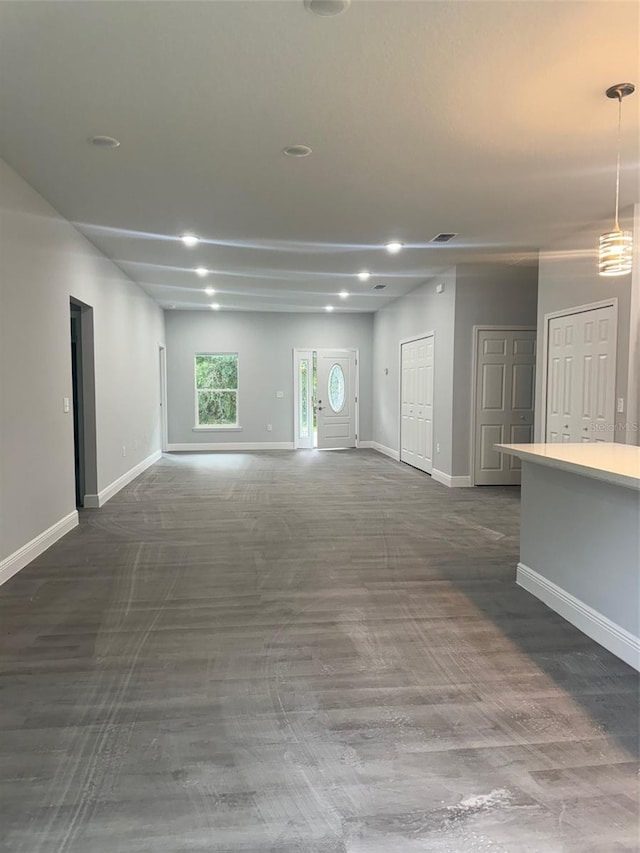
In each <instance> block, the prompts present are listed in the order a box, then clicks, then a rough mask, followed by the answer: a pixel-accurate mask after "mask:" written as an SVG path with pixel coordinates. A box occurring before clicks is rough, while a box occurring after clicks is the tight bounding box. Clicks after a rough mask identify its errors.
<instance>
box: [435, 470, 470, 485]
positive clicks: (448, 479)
mask: <svg viewBox="0 0 640 853" xmlns="http://www.w3.org/2000/svg"><path fill="white" fill-rule="evenodd" d="M431 476H432V477H433V479H434V480H436V481H437V482H438V483H442V485H443V486H448V487H449V488H450V489H466V488H469V487H470V486H471V477H470V476H469V474H465V475H463V476H460V475H457V476H453V475H452V474H445V473H444V471H438V469H437V468H434V469H433V471H432V472H431Z"/></svg>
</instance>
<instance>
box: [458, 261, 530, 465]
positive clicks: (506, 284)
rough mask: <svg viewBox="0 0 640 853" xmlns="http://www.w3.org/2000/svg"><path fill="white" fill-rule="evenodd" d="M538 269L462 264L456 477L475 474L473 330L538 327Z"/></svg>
mask: <svg viewBox="0 0 640 853" xmlns="http://www.w3.org/2000/svg"><path fill="white" fill-rule="evenodd" d="M537 301H538V267H537V266H535V267H519V266H513V265H511V266H507V265H504V264H502V265H498V264H458V266H457V267H456V314H455V355H454V368H453V372H454V386H453V474H454V475H455V476H458V475H461V476H466V475H467V474H469V472H470V441H471V414H472V413H471V399H472V383H473V377H472V375H471V370H472V360H473V327H474V326H480V325H483V324H484V325H492V326H508V325H514V326H533V327H535V326H536V310H537Z"/></svg>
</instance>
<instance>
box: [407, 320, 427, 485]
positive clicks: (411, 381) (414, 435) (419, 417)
mask: <svg viewBox="0 0 640 853" xmlns="http://www.w3.org/2000/svg"><path fill="white" fill-rule="evenodd" d="M433 371H434V337H433V335H428V336H427V337H424V338H419V339H418V340H415V341H408V342H407V343H404V344H402V346H401V350H400V377H401V382H400V394H401V406H400V408H401V420H400V461H401V462H407V463H408V464H409V465H413V466H414V468H419V469H420V470H421V471H425V472H426V473H427V474H430V473H431V471H432V470H433Z"/></svg>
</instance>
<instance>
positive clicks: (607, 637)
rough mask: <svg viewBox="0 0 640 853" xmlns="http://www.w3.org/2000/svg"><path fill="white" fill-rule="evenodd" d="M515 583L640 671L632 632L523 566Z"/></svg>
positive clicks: (639, 644) (638, 645)
mask: <svg viewBox="0 0 640 853" xmlns="http://www.w3.org/2000/svg"><path fill="white" fill-rule="evenodd" d="M516 583H517V584H518V586H521V587H522V588H523V589H526V590H527V592H530V593H531V594H532V595H535V597H536V598H539V599H540V601H543V602H544V603H545V604H546V605H547V607H550V608H551V610H555V612H556V613H559V614H560V616H563V617H564V618H565V619H566V620H567V622H571V624H572V625H575V627H576V628H579V629H580V630H581V631H582V632H583V634H586V635H587V636H588V637H591V639H592V640H595V641H596V643H599V644H600V645H601V646H604V647H605V649H608V651H610V652H611V653H612V654H614V655H615V656H616V657H619V658H620V659H621V660H623V661H624V662H625V663H628V664H629V666H632V667H633V668H634V669H636V670H639V671H640V637H634V635H633V634H631V633H630V632H629V631H627V630H625V629H624V628H621V627H620V625H616V623H615V622H612V621H611V619H608V618H607V617H606V616H603V615H602V613H599V612H598V611H597V610H594V609H593V607H590V606H589V605H588V604H585V603H584V601H580V599H579V598H576V597H575V596H574V595H571V593H569V592H567V591H566V590H564V589H562V587H560V586H558V585H557V584H555V583H553V581H550V580H548V578H545V577H543V575H541V574H539V573H538V572H536V571H534V570H533V569H530V568H529V566H525V564H524V563H518V571H517V575H516Z"/></svg>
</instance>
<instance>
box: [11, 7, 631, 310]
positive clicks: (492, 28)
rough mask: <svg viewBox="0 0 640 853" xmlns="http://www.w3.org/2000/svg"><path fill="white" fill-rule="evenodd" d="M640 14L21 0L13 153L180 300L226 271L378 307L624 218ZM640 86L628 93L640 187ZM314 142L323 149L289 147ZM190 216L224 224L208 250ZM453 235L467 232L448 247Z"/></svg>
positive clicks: (239, 281)
mask: <svg viewBox="0 0 640 853" xmlns="http://www.w3.org/2000/svg"><path fill="white" fill-rule="evenodd" d="M638 10H639V7H638V4H637V3H635V2H616V0H606V2H595V3H591V2H563V0H553V2H526V0H525V2H518V1H517V0H513V2H508V0H507V2H484V0H474V2H399V0H392V2H376V0H354V2H353V3H352V6H351V8H350V9H349V11H348V12H347V13H346V14H344V15H341V16H339V17H335V18H320V17H317V16H314V15H311V14H310V13H309V12H308V11H306V10H305V8H304V5H303V2H302V0H281V2H272V0H249V2H244V0H230V2H195V3H192V2H171V0H169V1H168V2H155V3H136V2H69V3H67V2H1V3H0V80H1V83H0V98H1V100H0V116H1V119H0V153H1V154H2V156H4V157H5V159H6V160H7V161H8V162H9V163H10V164H11V165H12V166H13V167H14V168H16V169H17V170H18V172H20V173H21V174H22V175H23V176H24V177H25V178H26V179H27V180H28V181H30V182H31V183H32V184H33V185H34V186H35V187H36V188H37V189H38V190H39V191H40V192H42V194H43V195H44V196H45V197H46V198H47V199H48V200H49V201H50V202H51V203H52V204H53V205H54V206H55V207H57V208H58V210H60V212H61V213H62V214H64V215H65V216H66V217H67V218H69V219H71V220H72V221H74V222H75V223H76V224H77V225H78V227H79V228H80V229H81V230H82V231H83V232H84V233H85V234H86V235H87V237H89V239H90V240H92V241H93V242H94V243H95V244H96V245H97V246H98V247H99V248H100V249H101V250H102V251H103V252H105V254H107V255H108V256H109V257H110V258H112V259H114V260H115V261H116V262H117V263H118V264H119V265H120V266H121V267H122V269H123V270H124V271H125V272H126V273H128V274H129V275H130V276H131V278H133V279H134V280H135V281H137V282H139V283H140V284H141V285H142V286H143V287H144V288H145V289H146V290H147V291H148V292H149V293H150V294H151V295H152V296H154V297H155V298H156V299H157V300H158V302H159V303H160V304H161V305H163V306H165V307H166V306H168V305H170V304H174V305H176V306H177V307H178V308H202V307H207V306H208V304H209V303H210V302H211V298H210V297H207V296H205V294H204V293H203V288H204V286H205V285H206V284H211V285H212V286H214V287H215V288H216V290H217V294H216V296H215V300H216V301H217V302H219V303H220V304H221V306H222V308H230V309H239V310H245V309H253V310H303V311H305V310H322V309H323V308H324V306H325V305H327V304H329V303H333V304H335V305H336V308H337V309H338V310H356V311H362V310H364V311H371V310H376V309H377V308H379V307H380V306H381V305H383V304H385V303H386V302H387V301H388V300H389V299H392V298H395V297H397V296H399V295H401V294H402V293H405V292H406V291H408V290H410V289H411V288H413V287H415V286H416V285H417V284H419V283H420V282H422V281H424V280H425V279H426V278H429V277H430V276H433V275H436V274H437V273H438V271H439V270H442V269H443V268H445V267H447V266H450V265H451V264H452V263H456V262H462V261H467V260H469V261H471V260H474V261H475V260H481V259H485V258H486V259H496V258H504V259H505V260H506V261H510V262H515V261H517V260H519V259H521V258H523V257H531V255H530V254H529V253H530V251H531V250H535V249H536V248H537V247H544V246H546V245H549V244H550V243H552V242H553V241H554V240H555V239H556V238H560V237H562V236H564V235H565V234H567V233H570V232H571V231H572V230H575V229H576V228H579V227H581V226H583V225H586V224H588V223H589V222H592V221H594V220H596V219H599V218H600V217H602V216H609V215H612V214H613V201H614V193H613V191H614V176H615V139H616V120H617V107H616V104H615V102H613V101H610V100H607V99H606V98H605V97H604V89H605V88H606V87H607V86H609V85H610V84H613V83H617V82H625V81H627V80H630V81H633V82H635V83H636V84H637V83H638V82H640V81H639V80H638V77H640V75H639V74H638V55H639V36H638V32H639V27H638V25H639V13H638ZM639 106H640V93H636V94H635V95H634V96H633V97H632V98H630V99H629V100H628V101H626V102H625V107H624V113H623V125H624V128H623V129H624V135H623V138H624V151H623V163H624V172H623V184H622V191H621V198H622V203H623V205H625V204H629V203H631V202H633V201H638V195H637V188H638V177H639V172H638V138H639V137H638V125H639V122H638V115H639ZM96 134H108V135H112V136H115V137H117V138H118V139H120V141H121V143H122V144H121V146H120V148H117V149H114V150H109V149H100V148H96V147H94V146H92V145H90V144H89V143H88V142H87V138H88V137H91V136H93V135H96ZM292 143H305V144H307V145H310V146H312V147H313V155H312V156H311V157H309V158H306V159H301V160H294V159H290V158H286V157H284V156H283V155H282V153H281V151H282V148H283V147H284V146H286V145H289V144H292ZM185 231H191V232H193V233H195V234H198V235H200V236H201V237H202V238H203V240H204V242H203V243H202V244H201V245H200V246H198V247H197V248H196V249H186V248H185V247H184V246H183V245H182V243H180V242H179V241H178V240H176V239H175V237H176V235H179V234H181V233H183V232H185ZM440 231H455V232H458V233H459V234H460V236H459V237H458V238H457V239H456V241H455V242H454V243H452V244H450V245H449V246H446V247H445V246H429V245H428V243H429V240H430V239H431V238H432V237H434V236H435V235H436V234H437V233H438V232H440ZM391 238H397V239H400V240H402V241H404V242H405V243H406V244H407V248H406V249H405V250H404V251H403V252H402V253H401V254H400V255H396V256H390V255H388V254H387V253H386V252H385V251H384V249H382V248H381V244H382V243H384V241H385V240H388V239H391ZM198 265H203V266H206V267H208V268H210V269H211V270H212V271H213V272H212V274H211V275H210V276H209V278H208V279H206V280H204V279H200V278H198V277H197V276H196V275H195V274H194V272H193V268H194V267H196V266H198ZM361 269H369V270H371V271H372V272H373V273H374V277H373V278H372V279H371V281H369V282H367V283H362V282H360V281H358V280H357V278H355V275H354V274H355V273H357V272H358V271H359V270H361ZM374 283H384V284H387V285H388V287H387V289H386V290H385V291H383V292H382V293H373V292H372V289H371V288H372V286H373V284H374ZM343 288H346V289H347V290H348V291H349V292H350V293H351V294H352V295H351V296H350V298H349V299H348V300H345V301H342V300H340V299H338V298H337V296H336V294H337V293H338V291H340V290H341V289H343Z"/></svg>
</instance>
